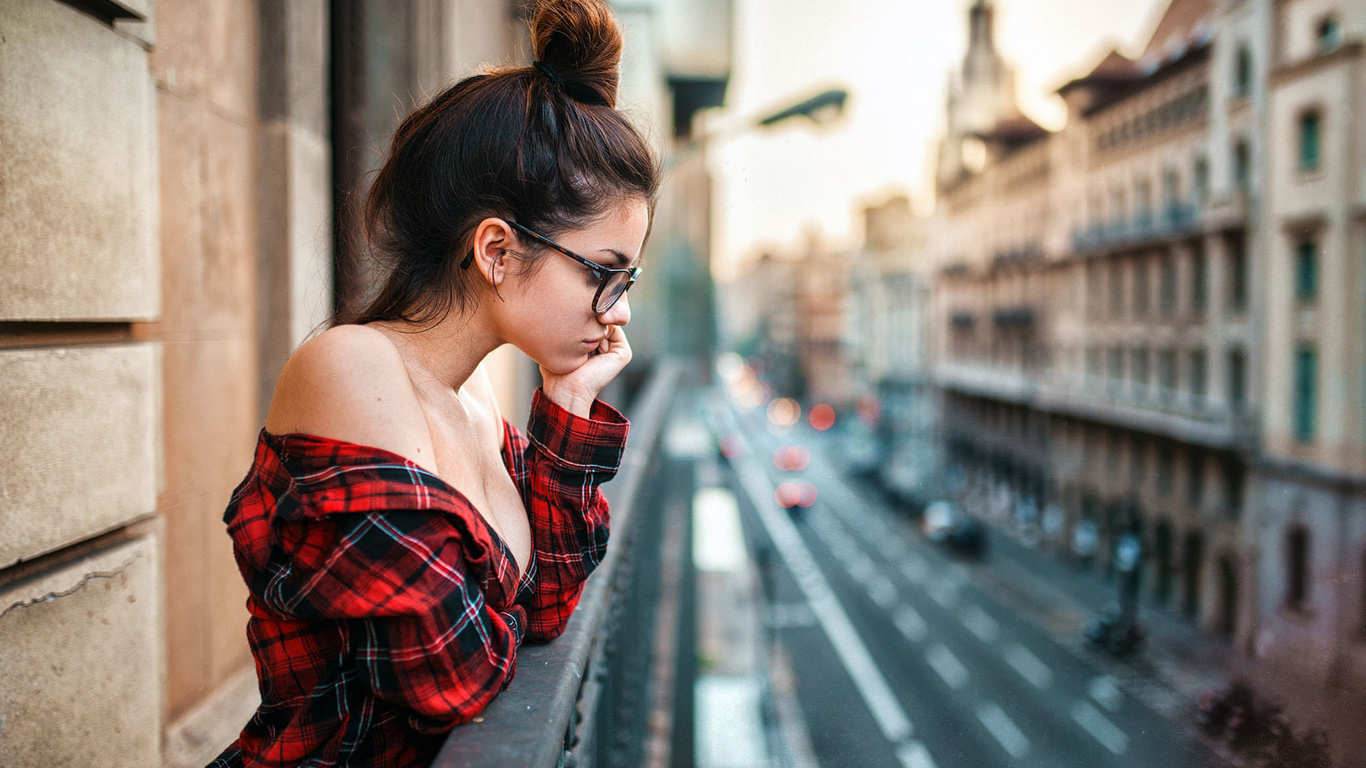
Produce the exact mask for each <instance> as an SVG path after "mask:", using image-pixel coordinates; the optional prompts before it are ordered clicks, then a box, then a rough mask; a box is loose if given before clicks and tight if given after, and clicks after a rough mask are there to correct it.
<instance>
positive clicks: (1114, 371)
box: [1109, 347, 1124, 384]
mask: <svg viewBox="0 0 1366 768" xmlns="http://www.w3.org/2000/svg"><path fill="white" fill-rule="evenodd" d="M1109 355H1110V381H1111V382H1112V383H1114V384H1118V383H1119V382H1120V381H1122V380H1123V379H1124V350H1122V349H1120V348H1119V347H1115V348H1114V349H1111V350H1110V353H1109Z"/></svg>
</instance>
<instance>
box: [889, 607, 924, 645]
mask: <svg viewBox="0 0 1366 768" xmlns="http://www.w3.org/2000/svg"><path fill="white" fill-rule="evenodd" d="M892 623H893V624H895V625H896V628H897V629H899V630H901V634H903V635H905V636H906V639H907V640H910V641H911V642H913V643H918V642H920V641H921V640H924V639H925V637H926V636H927V635H929V633H930V627H929V625H928V624H926V623H925V620H924V619H923V618H921V616H920V614H918V613H916V611H915V609H914V608H912V607H911V606H909V605H903V606H900V607H899V608H897V609H896V611H894V612H893V613H892Z"/></svg>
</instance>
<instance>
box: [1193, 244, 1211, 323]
mask: <svg viewBox="0 0 1366 768" xmlns="http://www.w3.org/2000/svg"><path fill="white" fill-rule="evenodd" d="M1208 306H1209V270H1207V269H1205V251H1204V249H1203V248H1198V247H1197V248H1196V250H1195V253H1193V254H1191V310H1192V311H1193V312H1195V314H1197V315H1203V314H1204V313H1205V308H1206V307H1208Z"/></svg>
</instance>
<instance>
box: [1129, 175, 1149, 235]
mask: <svg viewBox="0 0 1366 768" xmlns="http://www.w3.org/2000/svg"><path fill="white" fill-rule="evenodd" d="M1134 205H1135V206H1137V208H1138V211H1137V212H1136V213H1135V218H1136V219H1137V221H1138V225H1139V226H1140V227H1146V226H1150V225H1152V223H1153V189H1152V185H1151V184H1149V183H1148V180H1147V179H1140V180H1139V182H1138V183H1137V184H1136V185H1135V186H1134Z"/></svg>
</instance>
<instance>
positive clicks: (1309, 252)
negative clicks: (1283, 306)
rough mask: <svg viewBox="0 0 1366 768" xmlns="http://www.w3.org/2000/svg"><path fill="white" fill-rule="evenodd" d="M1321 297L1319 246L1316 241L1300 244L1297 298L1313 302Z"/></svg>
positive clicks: (1297, 257)
mask: <svg viewBox="0 0 1366 768" xmlns="http://www.w3.org/2000/svg"><path fill="white" fill-rule="evenodd" d="M1318 295H1319V246H1318V243H1317V242H1315V241H1314V240H1303V241H1301V242H1300V244H1299V247H1298V249H1297V250H1296V254H1295V298H1297V299H1299V300H1300V301H1313V300H1314V299H1316V298H1318Z"/></svg>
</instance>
